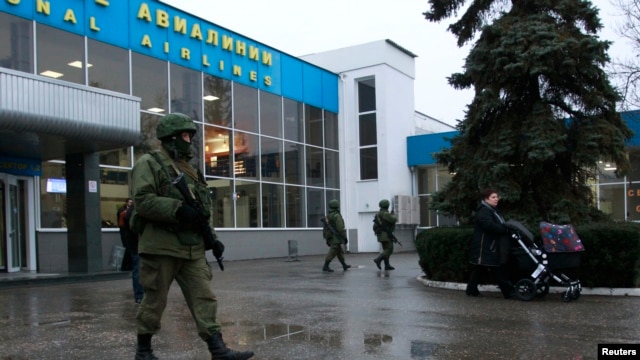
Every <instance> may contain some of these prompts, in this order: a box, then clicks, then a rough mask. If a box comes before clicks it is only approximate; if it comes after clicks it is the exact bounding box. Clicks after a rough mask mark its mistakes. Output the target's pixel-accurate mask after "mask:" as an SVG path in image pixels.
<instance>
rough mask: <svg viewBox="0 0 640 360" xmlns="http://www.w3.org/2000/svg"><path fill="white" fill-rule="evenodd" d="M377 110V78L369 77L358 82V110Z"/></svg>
mask: <svg viewBox="0 0 640 360" xmlns="http://www.w3.org/2000/svg"><path fill="white" fill-rule="evenodd" d="M375 110H376V80H375V79H368V80H361V81H359V82H358V112H367V111H375Z"/></svg>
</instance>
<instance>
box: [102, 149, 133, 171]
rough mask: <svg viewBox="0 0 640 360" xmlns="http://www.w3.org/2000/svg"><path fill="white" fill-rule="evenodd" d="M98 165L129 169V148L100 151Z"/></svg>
mask: <svg viewBox="0 0 640 360" xmlns="http://www.w3.org/2000/svg"><path fill="white" fill-rule="evenodd" d="M100 165H111V166H122V167H131V166H132V164H131V148H130V147H126V148H122V149H118V150H110V151H101V152H100Z"/></svg>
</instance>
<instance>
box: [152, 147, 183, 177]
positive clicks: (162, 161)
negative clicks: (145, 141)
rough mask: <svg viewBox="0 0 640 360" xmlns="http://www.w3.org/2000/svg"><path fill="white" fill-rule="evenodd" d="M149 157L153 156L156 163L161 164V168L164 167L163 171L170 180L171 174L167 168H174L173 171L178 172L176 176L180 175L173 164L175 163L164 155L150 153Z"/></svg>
mask: <svg viewBox="0 0 640 360" xmlns="http://www.w3.org/2000/svg"><path fill="white" fill-rule="evenodd" d="M149 155H151V156H152V157H153V158H154V159H155V160H156V162H158V164H160V166H161V167H162V171H164V173H165V175H167V178H168V179H172V176H171V174H169V170H167V168H169V167H170V168H172V169H173V171H175V172H176V176H177V175H178V174H180V171H178V169H177V168H176V166H175V165H174V164H173V161H171V159H167V158H166V157H165V156H164V155H162V154H161V153H160V152H159V151H156V150H154V151H150V152H149Z"/></svg>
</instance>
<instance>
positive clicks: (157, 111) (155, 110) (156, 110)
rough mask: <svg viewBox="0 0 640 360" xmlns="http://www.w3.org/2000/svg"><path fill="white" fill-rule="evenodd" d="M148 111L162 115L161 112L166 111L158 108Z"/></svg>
mask: <svg viewBox="0 0 640 360" xmlns="http://www.w3.org/2000/svg"><path fill="white" fill-rule="evenodd" d="M147 111H152V112H155V113H161V112H164V109H160V108H157V107H152V108H149V109H147Z"/></svg>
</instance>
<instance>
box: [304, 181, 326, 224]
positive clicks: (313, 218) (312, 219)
mask: <svg viewBox="0 0 640 360" xmlns="http://www.w3.org/2000/svg"><path fill="white" fill-rule="evenodd" d="M307 199H308V201H307V227H322V223H321V222H320V219H321V218H322V217H323V216H324V215H325V213H326V207H325V203H324V190H322V189H313V188H307Z"/></svg>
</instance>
